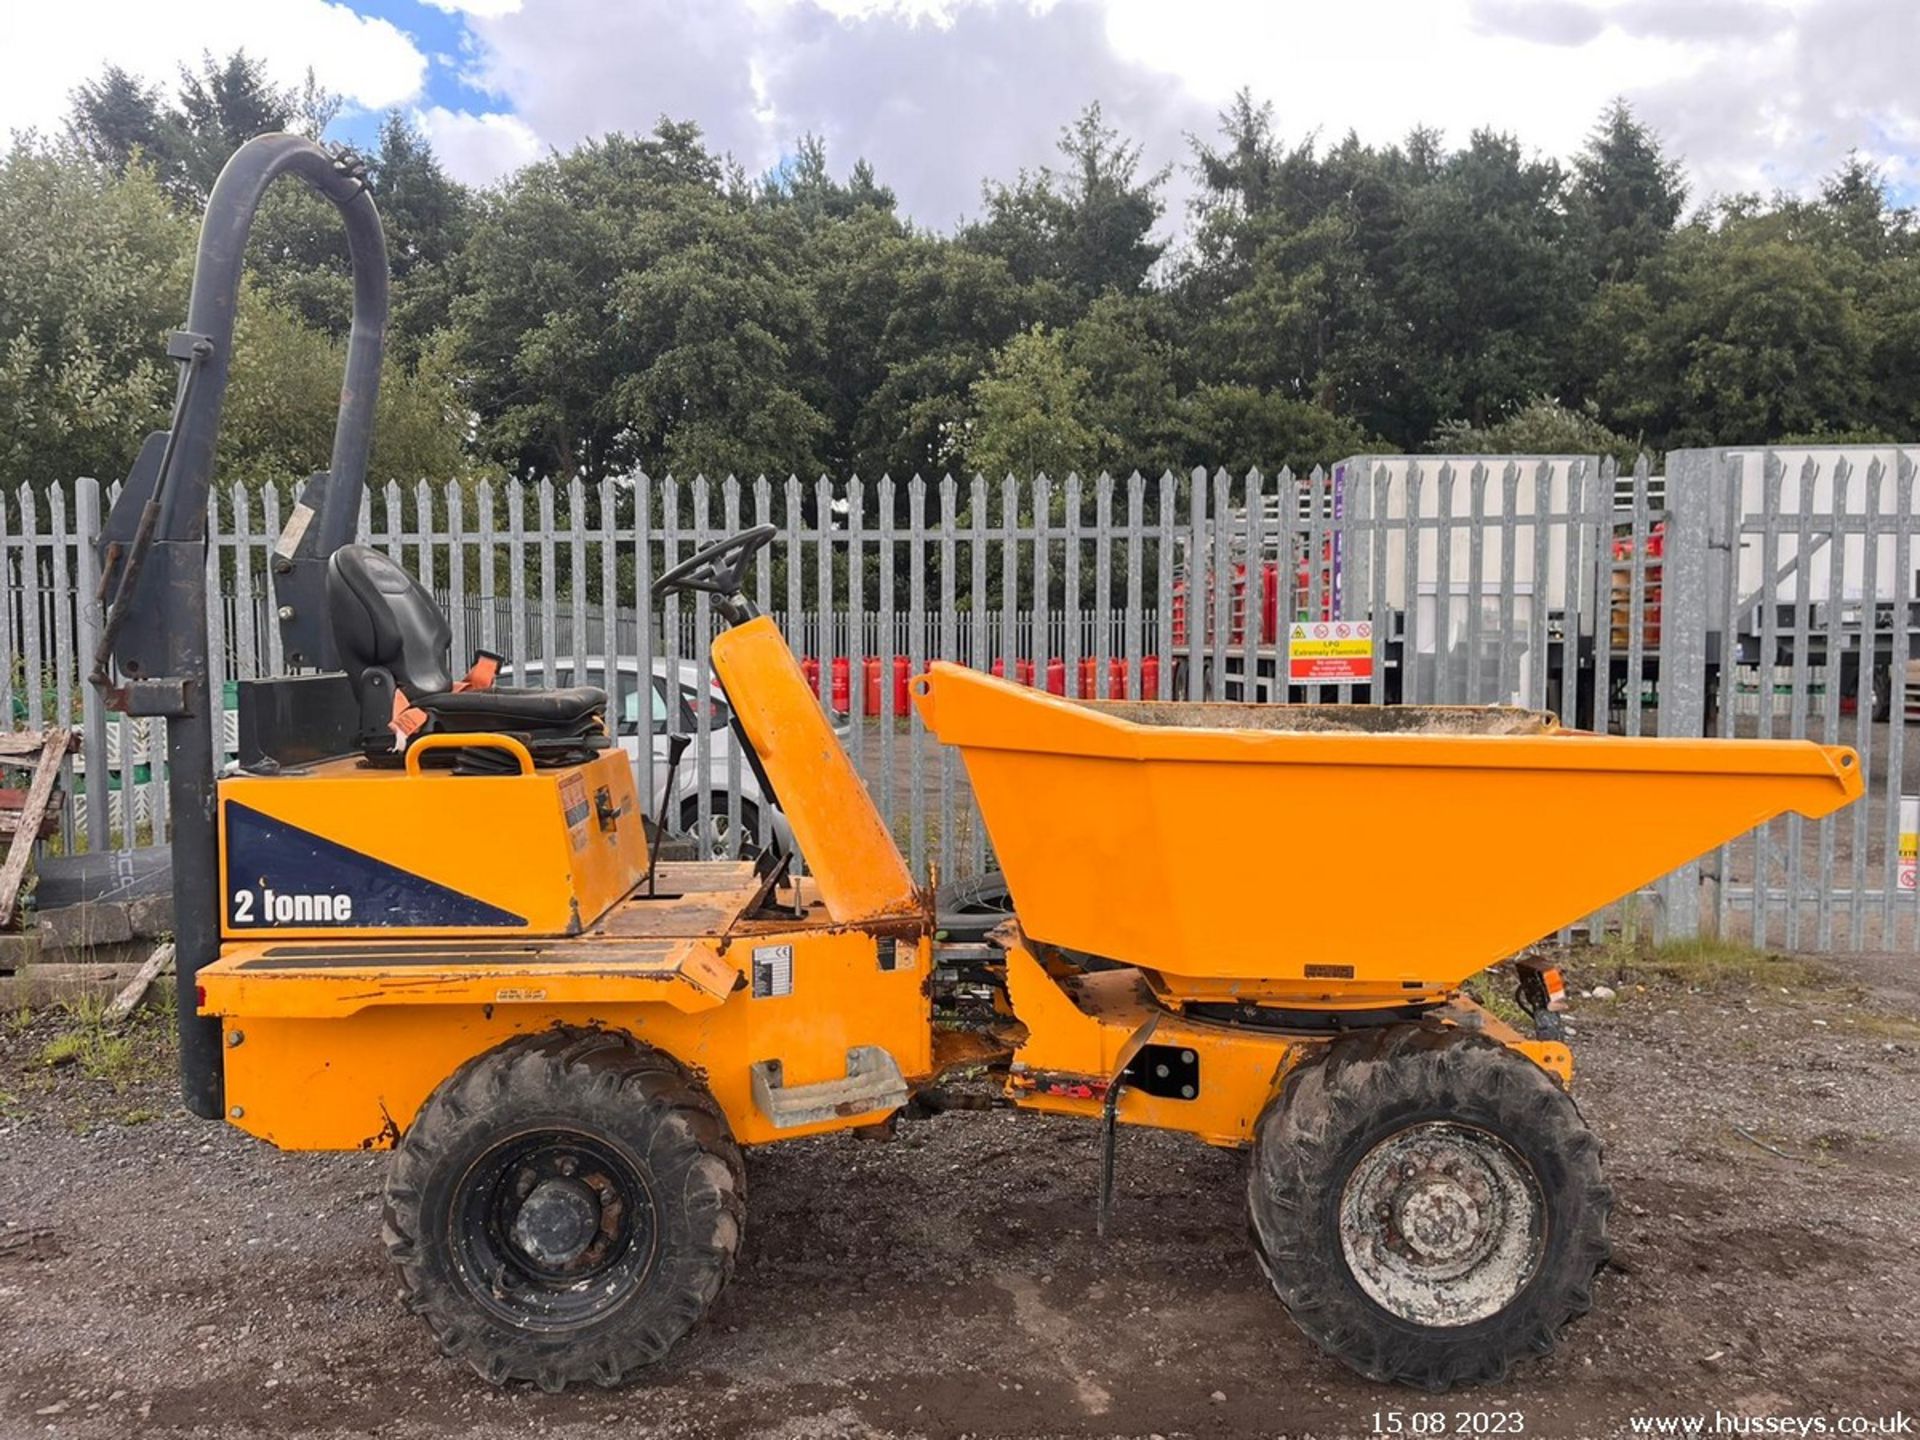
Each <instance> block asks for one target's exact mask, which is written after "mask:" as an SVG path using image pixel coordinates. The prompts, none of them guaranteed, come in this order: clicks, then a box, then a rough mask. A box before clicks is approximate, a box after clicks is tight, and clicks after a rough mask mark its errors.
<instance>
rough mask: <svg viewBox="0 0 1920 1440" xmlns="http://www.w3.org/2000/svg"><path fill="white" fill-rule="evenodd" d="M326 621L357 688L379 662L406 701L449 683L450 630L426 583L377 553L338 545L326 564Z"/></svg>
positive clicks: (438, 692)
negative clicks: (331, 628)
mask: <svg viewBox="0 0 1920 1440" xmlns="http://www.w3.org/2000/svg"><path fill="white" fill-rule="evenodd" d="M327 619H328V622H329V623H330V624H331V625H332V626H333V648H334V650H335V652H336V653H337V654H338V655H339V657H340V668H341V669H343V670H345V671H346V672H347V679H348V680H349V681H350V682H352V684H353V687H354V689H355V691H358V690H359V689H360V677H361V675H362V674H363V673H365V672H366V671H367V670H368V669H370V668H372V667H374V666H380V667H382V668H383V669H385V670H386V671H387V672H388V673H390V674H391V675H392V676H393V680H394V684H396V685H398V686H399V687H400V688H401V689H402V690H404V691H405V692H406V693H407V695H408V696H409V697H410V698H414V699H417V698H419V697H420V696H422V695H442V694H445V693H446V692H447V691H449V690H451V689H452V688H453V678H452V676H451V675H449V674H448V673H447V648H448V646H450V645H451V644H452V643H453V632H452V631H451V630H449V629H448V628H447V617H446V616H444V615H442V614H441V613H440V607H439V606H438V605H436V604H434V603H433V596H431V595H429V594H428V593H427V591H426V588H425V587H424V586H422V585H421V584H420V582H419V581H417V580H415V579H414V578H413V576H411V575H409V574H408V573H407V572H406V571H405V570H403V569H401V568H400V567H399V566H398V565H396V564H394V563H393V561H392V560H391V559H390V558H388V557H387V556H386V555H385V554H383V553H382V552H380V551H378V550H375V549H373V548H372V547H371V546H367V545H343V546H341V547H340V548H339V549H338V550H336V551H334V552H333V557H332V558H331V559H330V560H328V561H327Z"/></svg>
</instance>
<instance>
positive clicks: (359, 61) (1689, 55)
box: [0, 0, 1920, 225]
mask: <svg viewBox="0 0 1920 1440" xmlns="http://www.w3.org/2000/svg"><path fill="white" fill-rule="evenodd" d="M429 3H432V4H435V5H437V6H439V7H440V8H441V9H443V10H446V11H448V12H449V13H453V14H456V15H458V16H459V17H460V23H461V25H462V27H463V29H464V37H463V42H462V47H461V54H460V56H459V58H458V60H457V62H456V64H457V67H458V71H459V74H460V78H461V79H462V80H463V81H465V82H466V83H468V84H470V85H472V86H474V87H475V88H476V89H477V90H478V91H480V92H481V93H482V94H484V95H485V96H487V97H488V100H487V102H486V103H485V104H483V105H481V106H477V107H475V106H471V105H469V106H468V107H467V108H447V104H448V103H451V104H452V105H455V106H458V105H459V103H460V102H458V101H452V102H444V101H443V97H441V96H439V95H434V96H431V97H429V96H427V95H425V94H423V92H422V85H423V82H424V80H425V76H426V70H427V64H428V62H427V59H426V57H425V56H423V55H422V54H421V53H420V52H419V50H418V49H417V48H416V47H415V45H414V43H413V41H412V40H411V39H410V38H409V37H407V36H406V35H404V34H403V33H401V32H400V31H399V30H398V29H396V28H395V27H394V26H393V25H391V24H390V23H388V22H386V21H384V20H374V19H368V18H365V17H362V16H359V15H356V14H355V13H353V12H352V10H351V9H349V8H348V6H347V5H346V4H336V3H327V0H200V3H198V4H196V5H195V6H193V7H192V8H189V9H185V10H178V9H169V8H167V7H165V6H163V5H161V4H157V3H154V0H101V3H94V4H89V5H80V4H69V5H68V6H66V7H65V8H64V9H61V8H56V7H47V6H45V5H44V4H39V3H35V0H0V53H3V54H5V55H6V56H7V58H8V60H9V61H11V62H12V63H11V64H10V65H9V67H8V85H7V87H6V88H5V89H3V90H0V132H3V131H4V130H5V129H6V128H9V127H13V126H26V125H37V126H39V127H41V128H43V129H52V128H55V127H56V126H57V125H58V123H59V121H60V119H61V117H62V116H63V114H64V112H65V110H66V103H67V95H68V92H69V91H70V90H71V89H72V87H73V86H74V85H76V84H77V83H79V82H80V81H81V80H84V79H87V78H89V77H90V76H92V75H94V74H96V73H97V72H98V70H99V68H100V66H101V65H102V64H104V63H106V62H107V61H109V60H111V61H114V62H116V63H119V64H122V65H125V66H128V67H129V68H132V69H135V70H137V71H139V72H140V73H142V74H144V75H147V76H150V77H152V78H156V79H161V80H167V79H171V78H172V76H173V74H174V70H175V68H176V66H177V65H178V64H179V63H180V62H181V61H191V60H193V59H195V58H197V57H198V55H199V53H200V51H201V50H202V49H209V50H212V51H213V52H214V53H216V54H219V53H224V52H225V51H228V50H231V49H233V48H234V47H236V46H240V45H244V46H246V47H247V48H248V49H249V50H250V51H252V52H254V53H256V54H258V55H260V56H262V57H263V58H264V59H265V60H266V62H267V64H268V66H269V68H270V70H271V72H272V73H273V75H274V77H275V78H276V79H277V80H280V81H282V82H284V83H291V82H294V81H297V80H298V79H299V77H300V75H301V74H302V72H303V71H304V69H305V67H306V66H307V65H308V64H309V63H311V64H312V65H313V66H314V68H315V71H316V73H317V74H318V77H319V79H320V80H321V81H322V83H324V84H326V85H328V86H329V87H331V88H333V89H336V90H339V91H341V92H342V93H344V94H345V95H346V96H347V98H348V100H349V102H350V103H351V104H352V105H354V106H355V107H357V108H363V109H377V108H382V107H385V106H389V105H394V104H400V105H411V106H414V107H416V108H417V109H418V110H419V113H420V115H421V120H422V124H423V126H424V127H425V128H426V129H427V131H428V133H429V134H430V135H432V137H433V138H434V141H435V143H436V144H437V145H438V146H439V147H440V148H441V149H442V151H443V153H444V154H445V155H446V157H447V161H448V164H449V168H451V169H452V170H453V171H454V173H456V174H460V175H462V176H464V177H466V178H468V179H473V180H486V179H491V178H495V177H497V176H498V175H500V174H502V173H505V172H506V171H507V170H509V169H511V168H513V167H514V166H516V165H519V164H524V163H525V162H526V161H527V160H529V159H532V158H534V157H536V156H538V155H540V154H542V153H544V152H545V151H546V149H547V148H548V147H550V146H551V147H557V148H560V149H566V148H568V147H570V146H572V145H574V144H576V143H578V142H579V141H581V140H583V139H587V138H589V137H591V136H596V135H600V134H604V133H606V132H607V131H609V130H615V129H619V130H626V131H629V132H644V131H646V130H649V129H651V128H652V126H653V124H654V123H655V121H657V120H658V119H659V118H660V117H661V116H663V115H669V116H672V117H674V118H678V119H692V120H695V121H697V122H698V123H699V124H700V125H701V127H702V128H703V129H704V130H705V132H706V134H707V137H708V140H709V142H710V143H711V144H713V145H714V146H715V147H716V148H717V149H720V150H724V151H728V152H730V153H732V154H733V155H734V157H735V158H736V159H738V160H739V161H740V162H741V163H742V164H743V165H745V166H747V167H748V168H749V169H750V170H759V169H762V168H765V167H768V166H771V165H774V164H777V163H778V162H779V160H780V159H781V157H782V156H783V155H785V154H788V153H790V152H791V150H792V146H793V143H794V141H795V139H796V138H797V137H798V136H799V135H800V134H801V133H802V132H804V131H808V130H811V131H814V132H817V133H819V134H821V135H823V136H824V137H825V138H826V140H827V142H828V150H829V155H830V157H831V159H832V162H833V164H834V166H835V168H836V169H837V170H844V169H845V167H846V166H848V165H850V164H851V163H852V161H853V160H854V158H855V157H857V156H862V155H864V156H866V157H868V158H869V159H871V160H872V161H873V162H874V163H875V165H876V166H877V167H878V169H879V172H880V175H881V178H882V179H883V180H884V181H886V182H887V183H888V184H890V185H892V186H893V187H894V188H895V190H896V191H897V192H898V193H899V195H900V197H901V200H902V204H903V205H904V207H905V208H906V209H907V210H908V211H909V212H910V213H911V214H913V215H914V216H915V217H916V218H919V219H921V220H923V221H925V222H927V223H930V224H936V225H945V224H949V223H951V221H952V220H953V219H954V218H955V217H956V216H957V215H959V214H961V213H962V212H968V211H973V210H977V208H978V205H979V187H980V182H981V180H982V179H983V178H985V177H988V176H994V177H1000V178H1011V176H1012V174H1013V172H1014V171H1016V170H1017V169H1018V168H1019V167H1021V166H1022V165H1026V166H1033V165H1038V164H1045V163H1048V162H1049V161H1050V160H1052V159H1053V158H1054V151H1053V144H1054V140H1055V137H1056V136H1057V134H1058V132H1059V129H1060V127H1061V125H1062V124H1064V123H1065V122H1066V121H1068V120H1069V119H1071V118H1072V116H1073V115H1074V114H1075V113H1076V112H1077V111H1078V110H1079V109H1080V107H1081V106H1083V105H1084V104H1085V103H1086V102H1087V101H1089V100H1094V99H1098V100H1100V101H1101V102H1102V103H1103V105H1104V106H1105V107H1106V109H1107V112H1108V114H1109V116H1110V117H1111V118H1112V119H1113V120H1114V121H1115V122H1117V123H1118V124H1119V125H1120V127H1121V129H1122V130H1123V132H1124V133H1126V134H1127V135H1129V137H1131V138H1133V139H1136V140H1139V141H1140V142H1142V144H1143V146H1144V149H1145V155H1146V159H1147V161H1148V163H1149V164H1150V165H1153V166H1158V165H1160V164H1163V163H1166V162H1168V161H1179V160H1182V159H1184V158H1185V157H1186V154H1187V151H1186V145H1185V136H1186V135H1187V134H1188V133H1191V132H1194V131H1199V132H1203V133H1204V132H1208V131H1211V129H1212V128H1213V117H1214V115H1215V113H1216V112H1217V111H1218V110H1219V109H1220V108H1221V107H1222V106H1223V105H1224V104H1225V103H1226V102H1227V101H1228V100H1229V99H1230V98H1231V96H1232V94H1233V92H1234V90H1236V89H1237V88H1239V87H1240V86H1243V85H1244V86H1247V87H1249V88H1251V89H1252V91H1253V92H1254V94H1255V96H1256V97H1258V98H1262V99H1271V100H1272V101H1273V102H1274V105H1275V112H1276V118H1277V122H1278V125H1279V128H1280V131H1281V133H1282V135H1283V136H1285V137H1286V138H1287V139H1289V140H1294V139H1298V138H1299V137H1301V136H1303V135H1305V134H1308V133H1310V132H1318V133H1319V134H1321V135H1322V136H1324V137H1326V138H1328V139H1334V138H1337V137H1339V136H1340V135H1342V134H1344V133H1345V132H1346V131H1347V130H1348V129H1352V130H1354V131H1356V132H1357V133H1358V134H1359V135H1360V136H1361V138H1362V139H1363V140H1366V141H1369V142H1372V143H1375V144H1384V143H1390V142H1392V141H1395V140H1398V139H1400V138H1402V137H1403V136H1404V135H1405V134H1406V133H1407V131H1408V130H1409V129H1411V128H1412V127H1413V126H1414V125H1416V124H1423V125H1430V126H1434V127H1436V128H1439V129H1440V130H1442V131H1443V132H1444V133H1445V134H1446V136H1447V137H1448V139H1449V140H1450V141H1452V142H1453V143H1456V144H1457V143H1460V142H1462V141H1464V140H1465V138H1466V136H1467V133H1468V132H1469V131H1470V130H1472V129H1473V128H1475V127H1476V126H1492V127H1494V128H1497V129H1502V130H1507V131H1511V132H1512V133H1514V134H1517V135H1518V136H1520V137H1521V139H1522V140H1524V141H1525V142H1526V143H1527V144H1529V145H1531V146H1533V147H1535V148H1537V149H1539V150H1541V151H1544V152H1546V153H1548V154H1552V155H1558V156H1561V157H1566V156H1570V155H1571V154H1572V153H1573V152H1574V151H1576V150H1577V149H1578V148H1579V147H1580V145H1581V143H1582V141H1583V140H1584V138H1585V136H1586V134H1587V132H1588V130H1589V129H1590V127H1591V126H1592V124H1593V122H1594V119H1595V118H1596V116H1597V115H1598V114H1599V112H1600V110H1601V108H1602V107H1603V106H1604V105H1605V104H1606V103H1607V102H1608V101H1609V100H1610V99H1612V98H1613V97H1614V96H1615V95H1619V94H1625V95H1626V96H1627V97H1628V98H1629V99H1631V100H1632V101H1633V102H1634V103H1635V105H1636V106H1637V107H1638V108H1639V109H1640V111H1641V114H1642V115H1643V117H1644V118H1646V119H1647V120H1649V121H1651V122H1652V123H1653V124H1654V125H1655V126H1656V128H1658V129H1659V130H1660V131H1661V133H1662V134H1663V136H1664V138H1665V139H1666V140H1667V141H1668V143H1669V145H1670V146H1671V147H1672V148H1673V149H1674V150H1675V151H1676V152H1677V153H1679V154H1680V155H1682V156H1683V157H1684V159H1685V160H1686V162H1687V166H1688V172H1689V177H1690V180H1691V182H1692V184H1693V187H1694V191H1695V194H1696V195H1699V196H1704V195H1705V194H1707V193H1709V192H1711V191H1715V190H1720V191H1726V190H1733V189H1760V190H1770V189H1772V188H1774V187H1776V186H1778V187H1783V188H1788V189H1794V190H1801V191H1805V190H1808V189H1810V188H1811V187H1812V186H1813V185H1815V184H1816V183H1817V182H1818V180H1819V178H1820V177H1821V176H1822V175H1824V174H1826V173H1828V172H1830V171H1831V170H1832V169H1833V167H1834V166H1835V165H1836V164H1837V163H1838V162H1839V161H1840V159H1841V158H1842V157H1843V156H1844V155H1845V154H1846V152H1847V150H1848V149H1849V148H1854V147H1857V148H1859V149H1860V150H1862V151H1863V152H1864V153H1865V154H1867V155H1868V156H1870V157H1871V158H1873V159H1875V160H1877V161H1879V162H1880V163H1882V164H1883V165H1885V166H1886V168H1887V171H1888V174H1889V176H1890V177H1891V178H1893V179H1894V180H1895V181H1896V182H1897V183H1900V184H1902V185H1906V186H1913V187H1920V98H1916V95H1915V93H1914V92H1913V90H1912V88H1911V85H1910V83H1909V77H1910V76H1911V75H1912V74H1913V73H1914V72H1915V71H1916V70H1920V23H1916V20H1915V18H1914V12H1913V8H1912V6H1913V0H1335V3H1331V4H1328V3H1324V0H1179V3H1177V4H1176V3H1171V0H619V3H609V0H429ZM446 68H448V67H446V66H445V65H444V64H443V66H442V69H443V70H445V69H446ZM435 102H441V103H435ZM1179 184H1180V181H1179V180H1178V179H1176V193H1177V189H1178V186H1179Z"/></svg>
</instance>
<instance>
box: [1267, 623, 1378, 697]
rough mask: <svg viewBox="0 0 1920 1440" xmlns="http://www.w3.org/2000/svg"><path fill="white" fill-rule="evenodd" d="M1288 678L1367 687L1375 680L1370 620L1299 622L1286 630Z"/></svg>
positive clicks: (1371, 624)
mask: <svg viewBox="0 0 1920 1440" xmlns="http://www.w3.org/2000/svg"><path fill="white" fill-rule="evenodd" d="M1287 678H1288V679H1289V680H1291V681H1293V682H1294V683H1295V684H1302V683H1305V684H1319V685H1354V684H1360V685H1364V684H1366V683H1367V682H1368V681H1370V680H1372V679H1373V622H1372V621H1371V620H1300V621H1296V622H1295V623H1294V624H1292V625H1289V626H1288V627H1287Z"/></svg>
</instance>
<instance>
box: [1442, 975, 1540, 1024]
mask: <svg viewBox="0 0 1920 1440" xmlns="http://www.w3.org/2000/svg"><path fill="white" fill-rule="evenodd" d="M1460 988H1461V989H1463V990H1464V991H1466V992H1467V998H1468V999H1470V1000H1472V1001H1473V1003H1474V1004H1476V1005H1478V1006H1479V1007H1480V1008H1481V1009H1482V1010H1485V1011H1486V1012H1487V1013H1488V1014H1489V1015H1491V1016H1493V1018H1494V1019H1496V1020H1504V1021H1505V1022H1506V1023H1507V1024H1509V1025H1511V1026H1513V1027H1514V1029H1516V1030H1518V1031H1520V1032H1521V1034H1523V1035H1531V1034H1532V1033H1533V1017H1532V1016H1531V1015H1529V1014H1528V1013H1527V1012H1526V1011H1525V1010H1522V1009H1521V1008H1520V1002H1519V1001H1518V1000H1516V999H1515V998H1514V993H1513V992H1514V990H1515V988H1516V981H1515V980H1514V977H1513V975H1512V973H1511V972H1510V971H1507V970H1502V969H1487V970H1482V971H1481V972H1480V973H1479V974H1477V975H1474V976H1472V977H1470V978H1469V979H1468V980H1467V983H1466V984H1464V985H1463V986H1461V987H1460Z"/></svg>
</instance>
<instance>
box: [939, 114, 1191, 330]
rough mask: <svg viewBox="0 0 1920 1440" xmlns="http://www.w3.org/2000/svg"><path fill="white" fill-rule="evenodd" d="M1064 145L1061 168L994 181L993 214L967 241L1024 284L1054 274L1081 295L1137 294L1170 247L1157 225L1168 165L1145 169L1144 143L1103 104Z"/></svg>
mask: <svg viewBox="0 0 1920 1440" xmlns="http://www.w3.org/2000/svg"><path fill="white" fill-rule="evenodd" d="M1059 149H1060V153H1061V155H1062V156H1064V157H1065V158H1066V160H1067V161H1068V164H1067V165H1066V166H1065V167H1064V168H1063V169H1061V170H1054V169H1052V168H1050V167H1046V166H1043V167H1041V168H1040V169H1039V170H1037V171H1034V172H1031V173H1029V172H1028V171H1025V170H1022V171H1021V172H1020V175H1019V178H1018V179H1017V180H1016V181H1015V182H1014V184H1012V185H1010V186H1009V185H1001V184H991V183H990V184H988V185H987V186H986V188H985V199H986V206H987V215H986V218H985V219H984V220H982V221H980V222H978V223H976V224H975V225H973V226H971V227H969V228H968V229H967V231H966V232H965V233H964V235H963V239H964V241H965V242H966V243H967V244H970V245H972V246H974V247H976V248H978V249H980V250H983V251H985V252H986V253H987V254H990V255H997V256H999V257H1000V258H1001V259H1003V260H1005V261H1006V262H1007V263H1008V265H1009V267H1010V268H1011V269H1012V271H1013V273H1014V276H1015V278H1016V279H1018V280H1019V281H1021V282H1022V283H1024V284H1031V283H1033V282H1036V281H1050V282H1052V283H1054V284H1056V285H1059V286H1060V287H1062V288H1063V289H1064V290H1066V291H1067V292H1068V293H1070V294H1072V295H1074V296H1077V297H1079V299H1080V300H1082V301H1085V300H1089V299H1091V298H1093V297H1094V296H1096V295H1099V294H1100V293H1101V292H1103V291H1105V290H1108V289H1113V290H1118V291H1120V292H1121V293H1122V294H1128V295H1130V294H1135V293H1137V292H1138V291H1140V290H1141V289H1142V287H1144V286H1145V284H1146V281H1147V276H1148V274H1149V272H1151V271H1152V269H1153V267H1154V264H1155V263H1156V262H1157V261H1158V260H1159V258H1160V255H1161V252H1162V251H1163V250H1164V249H1165V248H1166V247H1165V245H1164V244H1163V243H1162V242H1160V241H1158V240H1155V239H1154V238H1153V234H1152V232H1153V227H1154V226H1155V225H1157V224H1158V223H1159V220H1160V213H1161V210H1162V208H1163V207H1162V204H1161V201H1160V193H1159V192H1160V190H1161V188H1162V187H1163V186H1164V185H1165V184H1166V181H1167V176H1168V171H1166V170H1164V169H1162V170H1157V171H1155V172H1153V173H1152V174H1149V175H1145V176H1142V175H1141V173H1140V155H1141V152H1140V147H1139V146H1138V145H1137V144H1129V143H1127V142H1126V141H1124V140H1122V139H1121V138H1120V132H1119V131H1118V130H1116V129H1114V128H1113V127H1112V126H1110V125H1108V124H1107V123H1106V122H1105V120H1104V119H1102V117H1101V113H1100V105H1099V103H1098V102H1097V101H1096V102H1095V103H1093V104H1091V105H1089V106H1087V108H1086V109H1085V110H1083V111H1082V112H1081V113H1080V116H1079V118H1078V119H1076V120H1075V121H1074V123H1073V124H1071V125H1069V126H1068V127H1066V128H1065V129H1064V130H1062V131H1061V132H1060V142H1059Z"/></svg>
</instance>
